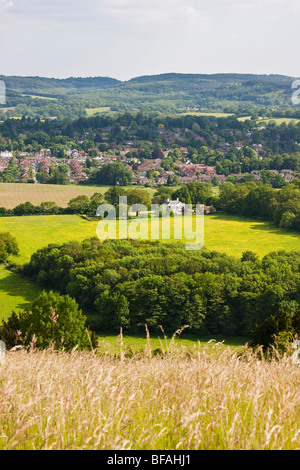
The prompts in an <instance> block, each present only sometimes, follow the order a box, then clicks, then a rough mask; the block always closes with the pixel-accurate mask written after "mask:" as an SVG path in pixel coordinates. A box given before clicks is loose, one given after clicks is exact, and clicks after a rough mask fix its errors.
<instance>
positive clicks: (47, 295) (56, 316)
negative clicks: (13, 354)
mask: <svg viewBox="0 0 300 470" xmlns="http://www.w3.org/2000/svg"><path fill="white" fill-rule="evenodd" d="M85 325H86V317H85V316H84V315H83V314H82V311H81V310H80V309H79V307H78V305H77V303H76V301H75V300H74V299H72V298H71V297H70V296H69V295H59V294H57V293H55V292H52V291H51V292H46V291H44V292H42V293H41V294H40V295H39V297H38V298H37V299H36V300H35V302H33V305H32V308H31V310H24V311H20V312H19V313H16V312H12V314H11V316H10V317H9V318H8V319H7V320H3V321H2V324H1V325H0V339H1V340H2V341H4V342H5V344H6V347H7V348H8V349H11V348H13V347H14V346H18V345H22V346H24V347H27V346H30V345H34V347H37V348H39V349H46V348H49V347H52V348H54V349H64V350H66V351H70V350H72V349H73V348H74V347H78V349H79V350H82V349H91V348H93V347H96V346H97V340H96V336H95V334H94V333H93V332H90V331H88V330H87V329H86V326H85Z"/></svg>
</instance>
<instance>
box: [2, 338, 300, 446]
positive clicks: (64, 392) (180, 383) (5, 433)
mask: <svg viewBox="0 0 300 470" xmlns="http://www.w3.org/2000/svg"><path fill="white" fill-rule="evenodd" d="M299 448H300V369H299V366H295V365H293V364H292V363H291V361H290V359H288V358H283V359H282V360H275V359H274V360H272V361H265V360H259V359H258V358H257V357H256V356H254V355H252V354H250V353H249V354H248V353H247V354H246V355H244V356H243V357H240V356H239V355H238V354H237V353H233V352H232V351H231V350H229V349H224V348H222V349H218V348H217V346H216V347H215V348H212V349H211V348H210V349H209V350H208V349H205V348H204V349H203V350H202V349H201V350H200V349H199V350H196V349H195V351H194V352H191V353H187V351H178V350H177V351H176V350H172V351H169V352H168V353H166V354H164V355H153V354H151V351H150V350H149V349H148V350H147V351H146V352H145V353H144V354H139V355H137V356H134V355H133V357H131V358H126V357H125V356H124V354H122V355H121V356H120V357H118V358H112V357H110V356H108V355H107V356H106V355H105V354H104V355H102V356H101V357H100V356H99V355H97V354H95V353H89V352H78V351H73V352H72V353H65V352H54V351H51V350H48V351H31V352H25V351H23V350H19V351H14V352H8V353H7V357H6V362H5V364H4V365H2V366H1V367H0V449H9V450H11V449H68V450H71V449H109V450H119V449H128V450H129V449H133V450H140V449H150V450H164V449H169V450H171V449H178V450H192V449H209V450H212V449H220V450H221V449H232V450H235V449H253V450H254V449H261V450H263V449H299Z"/></svg>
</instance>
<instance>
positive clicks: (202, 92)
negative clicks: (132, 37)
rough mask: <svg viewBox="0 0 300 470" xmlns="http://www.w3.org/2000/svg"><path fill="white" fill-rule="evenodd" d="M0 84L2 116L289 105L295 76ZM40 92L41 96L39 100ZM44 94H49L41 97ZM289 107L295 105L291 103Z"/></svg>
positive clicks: (197, 76)
mask: <svg viewBox="0 0 300 470" xmlns="http://www.w3.org/2000/svg"><path fill="white" fill-rule="evenodd" d="M0 80H3V81H4V82H5V84H6V90H7V103H6V105H5V107H6V108H7V107H16V110H15V111H7V113H8V116H12V115H14V116H22V115H27V116H32V117H37V116H39V117H59V118H61V117H69V118H74V117H80V116H84V115H86V110H87V109H88V110H89V113H88V114H89V115H90V114H91V113H93V110H95V112H100V111H99V110H101V109H103V110H110V111H116V112H122V111H129V112H132V111H133V112H134V111H144V112H145V111H150V112H162V113H169V112H180V111H183V110H185V109H205V110H207V111H223V110H224V109H225V108H227V109H228V108H230V110H231V111H236V110H241V109H252V110H253V109H259V108H266V109H269V110H280V109H282V110H286V109H288V108H291V107H292V103H291V97H292V82H293V81H294V80H295V77H289V76H285V75H274V74H273V75H255V74H237V73H229V74H224V73H220V74H182V73H165V74H159V75H145V76H140V77H135V78H132V79H130V80H127V81H121V80H117V79H115V78H110V77H87V78H83V77H70V78H66V79H57V78H45V77H18V76H3V75H2V76H0ZM41 98H44V99H43V100H42V99H41ZM45 98H52V100H49V101H46V100H45ZM294 108H295V107H294Z"/></svg>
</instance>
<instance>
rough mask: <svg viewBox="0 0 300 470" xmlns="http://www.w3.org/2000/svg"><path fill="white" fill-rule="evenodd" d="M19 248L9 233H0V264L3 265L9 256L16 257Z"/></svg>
mask: <svg viewBox="0 0 300 470" xmlns="http://www.w3.org/2000/svg"><path fill="white" fill-rule="evenodd" d="M18 254H19V247H18V243H17V240H16V238H15V237H14V236H13V235H11V233H9V232H0V263H5V262H6V261H7V260H8V258H9V256H11V255H14V256H17V255H18Z"/></svg>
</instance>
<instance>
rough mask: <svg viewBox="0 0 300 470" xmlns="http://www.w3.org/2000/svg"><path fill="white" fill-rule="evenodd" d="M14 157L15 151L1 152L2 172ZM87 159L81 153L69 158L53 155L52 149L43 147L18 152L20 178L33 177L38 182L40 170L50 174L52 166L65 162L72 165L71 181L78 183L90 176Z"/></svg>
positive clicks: (0, 165) (24, 179)
mask: <svg viewBox="0 0 300 470" xmlns="http://www.w3.org/2000/svg"><path fill="white" fill-rule="evenodd" d="M13 157H14V155H13V152H8V151H3V152H0V173H1V172H3V171H5V169H6V168H7V167H8V165H9V163H10V161H11V159H12V158H13ZM85 161H86V157H83V156H82V155H79V154H78V155H74V156H73V155H72V156H69V158H66V159H61V158H57V157H53V156H52V155H51V150H50V149H42V150H40V151H39V152H36V153H34V154H30V153H28V152H20V153H19V154H18V166H19V170H20V177H19V179H20V181H27V180H29V179H33V180H34V181H35V182H37V179H36V175H37V173H38V172H44V173H46V174H49V172H50V168H51V167H58V166H59V165H61V164H65V165H68V166H69V167H70V170H69V180H70V182H74V183H78V182H80V181H84V180H86V179H87V178H88V175H87V174H86V173H85V171H84V169H85Z"/></svg>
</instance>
